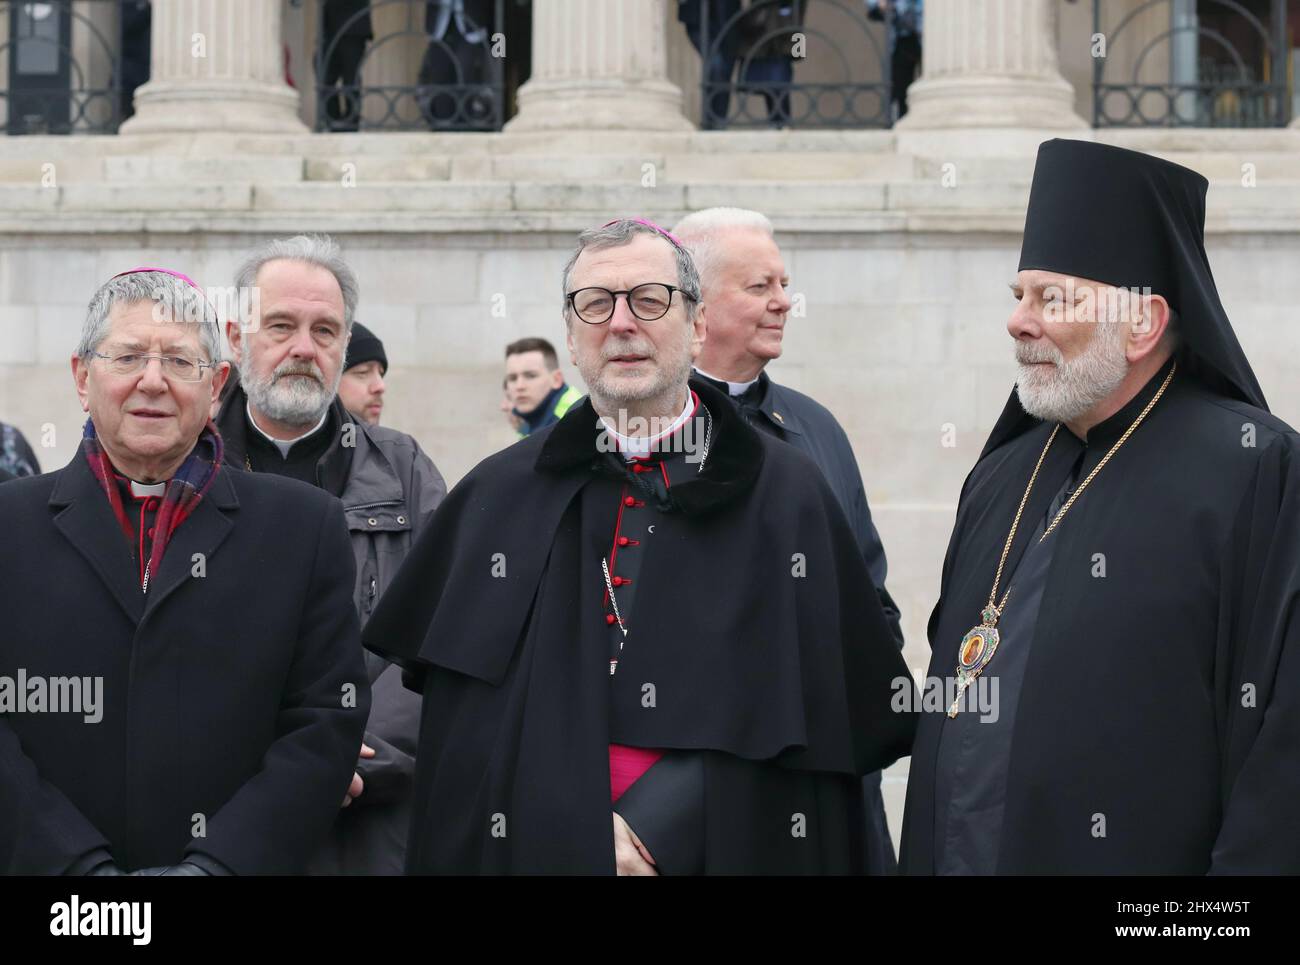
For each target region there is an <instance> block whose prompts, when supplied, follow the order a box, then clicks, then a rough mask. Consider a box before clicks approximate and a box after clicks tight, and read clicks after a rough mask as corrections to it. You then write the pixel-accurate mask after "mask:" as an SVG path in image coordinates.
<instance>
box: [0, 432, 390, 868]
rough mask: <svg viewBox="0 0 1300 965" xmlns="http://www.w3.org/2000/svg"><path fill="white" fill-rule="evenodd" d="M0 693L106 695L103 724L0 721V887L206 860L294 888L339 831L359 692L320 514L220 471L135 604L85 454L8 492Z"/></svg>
mask: <svg viewBox="0 0 1300 965" xmlns="http://www.w3.org/2000/svg"><path fill="white" fill-rule="evenodd" d="M0 521H2V522H0V525H2V526H3V529H4V532H5V539H4V540H3V541H0V588H3V589H2V591H0V592H2V593H3V597H2V600H3V602H2V603H0V609H3V611H4V612H5V614H6V621H5V628H4V632H3V635H0V676H7V677H10V678H13V677H15V676H16V675H17V674H18V673H19V671H20V670H21V671H22V672H23V673H25V675H26V676H27V677H28V678H31V677H34V676H42V677H46V678H48V677H55V676H71V675H76V676H79V677H89V678H96V677H98V678H102V681H103V689H102V701H101V706H100V707H99V709H98V712H99V714H100V715H101V719H99V720H98V721H97V722H94V723H88V722H87V721H86V719H85V715H83V714H80V713H48V712H46V713H32V712H10V713H7V714H0V872H3V873H8V874H60V873H63V872H65V871H67V870H68V869H69V868H71V867H73V866H74V865H76V864H77V863H78V861H79V859H81V858H83V857H84V856H85V855H87V854H89V853H91V852H93V851H95V850H97V849H100V848H106V849H108V850H109V851H110V852H111V855H112V857H113V859H114V860H115V861H116V862H117V863H118V864H119V865H120V866H122V867H123V868H125V869H137V868H145V867H155V866H159V865H171V864H175V863H177V862H180V861H182V860H184V859H185V858H186V856H187V855H189V854H193V853H198V854H200V855H206V856H207V857H210V858H213V859H215V860H216V861H218V862H220V863H221V864H222V865H224V866H225V867H226V868H228V869H230V870H231V871H234V872H236V873H239V874H253V873H292V872H296V871H299V870H300V869H301V867H302V865H303V864H304V862H305V861H306V859H307V856H308V855H309V854H310V853H311V851H312V849H313V848H315V847H316V846H318V845H319V844H320V842H321V841H322V840H323V839H324V837H325V834H326V832H327V831H328V829H329V826H330V823H331V822H332V821H333V820H334V817H335V815H336V814H337V813H338V809H339V803H340V801H341V800H342V799H343V796H344V792H345V790H346V789H347V786H348V782H349V781H350V779H351V776H352V770H353V767H354V765H355V763H356V758H357V752H358V749H359V748H360V744H361V735H362V731H363V729H364V727H365V723H366V714H367V712H368V710H369V706H370V691H369V686H368V684H367V678H366V671H365V665H364V662H363V659H362V652H361V647H360V641H359V634H360V631H359V627H358V621H357V615H356V610H355V608H354V607H353V605H352V582H353V578H354V577H353V567H354V564H353V561H352V552H351V550H350V548H349V546H348V533H347V527H346V525H345V524H344V521H343V510H342V508H341V506H340V504H339V502H338V500H337V499H335V498H334V497H332V496H329V495H327V494H325V493H323V492H320V491H318V490H316V489H314V488H312V487H310V486H305V485H303V484H301V483H298V482H294V481H291V480H286V479H279V478H276V477H271V476H260V475H253V474H251V473H240V472H232V471H229V470H227V469H224V468H223V469H221V470H220V471H219V472H218V474H217V476H216V478H215V479H214V481H213V483H212V486H211V488H210V489H209V490H208V492H207V494H206V495H205V496H204V498H203V500H202V501H201V502H200V503H199V506H198V508H197V509H196V510H195V512H194V514H193V515H192V516H190V517H189V518H188V519H187V520H185V522H184V523H182V524H181V526H180V527H179V528H178V529H177V530H176V532H175V533H174V534H173V536H172V538H171V541H170V542H169V544H168V546H167V549H166V553H165V555H164V556H163V560H162V564H161V566H160V567H159V571H158V573H157V574H156V575H155V576H154V578H153V580H152V581H151V583H150V585H149V592H148V594H147V595H146V594H143V593H142V592H141V588H140V579H139V571H138V567H137V563H136V561H135V559H134V556H133V554H132V550H131V547H130V545H129V544H128V542H127V540H126V538H125V537H124V535H123V533H122V531H121V529H120V528H119V526H118V523H117V521H116V520H115V519H114V517H113V513H112V510H111V509H110V507H109V503H108V499H107V498H106V496H105V495H104V492H103V490H102V489H101V488H100V486H99V484H98V483H97V481H96V480H95V478H94V476H93V475H92V474H91V471H90V468H89V466H88V464H87V463H86V460H85V458H84V456H83V455H82V454H81V453H80V452H78V453H77V455H76V456H75V457H74V458H73V460H72V462H71V463H70V464H69V465H68V466H67V467H66V468H64V469H62V470H60V471H58V472H55V473H50V474H48V475H44V476H36V477H31V478H27V479H20V480H17V481H14V482H12V483H8V484H6V485H5V486H4V487H3V488H0Z"/></svg>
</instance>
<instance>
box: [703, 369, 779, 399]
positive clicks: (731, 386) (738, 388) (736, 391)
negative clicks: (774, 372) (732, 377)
mask: <svg viewBox="0 0 1300 965" xmlns="http://www.w3.org/2000/svg"><path fill="white" fill-rule="evenodd" d="M695 371H696V372H698V373H699V374H700V375H702V376H704V377H705V378H706V379H712V380H713V381H714V382H726V383H727V393H728V394H729V395H731V396H733V397H734V396H738V395H744V394H745V390H746V389H748V388H749V387H750V386H751V385H753V384H754V383H755V382H757V381H758V380H759V379H761V378H762V377H763V373H762V372H761V371H760V372H759V373H758V375H756V376H754V377H753V378H752V379H750V380H749V381H748V382H727V380H726V379H720V378H718V377H717V376H716V375H710V374H709V373H708V372H706V371H704V369H702V368H700V367H699V366H696V368H695Z"/></svg>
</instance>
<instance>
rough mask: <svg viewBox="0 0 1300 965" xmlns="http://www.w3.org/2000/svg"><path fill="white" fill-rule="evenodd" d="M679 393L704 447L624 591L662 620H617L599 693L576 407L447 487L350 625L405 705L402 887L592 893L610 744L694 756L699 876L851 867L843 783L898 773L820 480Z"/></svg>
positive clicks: (893, 654)
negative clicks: (408, 800) (403, 679)
mask: <svg viewBox="0 0 1300 965" xmlns="http://www.w3.org/2000/svg"><path fill="white" fill-rule="evenodd" d="M691 386H692V388H694V389H695V391H696V392H697V393H698V395H699V397H700V399H701V401H702V402H703V403H704V404H705V406H707V407H708V409H709V411H710V413H711V415H712V418H713V424H714V435H713V437H712V445H711V448H710V449H709V455H708V460H707V464H706V465H705V466H704V469H703V471H702V472H701V473H700V474H699V476H698V478H693V479H690V480H688V481H684V482H681V483H679V484H676V485H674V486H673V498H674V501H675V503H676V505H677V507H678V511H677V512H673V513H669V514H666V515H665V516H664V517H663V519H662V520H661V522H660V523H658V524H656V525H657V526H658V531H657V533H658V535H656V537H655V538H656V539H657V540H660V541H661V543H660V544H659V545H660V546H661V549H660V550H658V551H656V553H655V554H654V555H651V556H648V557H647V558H646V560H645V562H644V564H643V567H642V569H641V571H640V579H641V589H640V591H639V593H640V594H644V595H645V598H646V599H651V598H655V599H660V600H663V601H665V605H663V606H649V605H646V604H641V605H639V606H638V611H637V612H638V615H637V620H638V627H637V628H636V630H635V631H634V632H635V633H637V634H638V635H639V636H638V640H640V641H642V645H640V646H637V647H629V649H628V650H627V651H625V652H624V653H623V655H622V657H621V658H620V663H619V672H618V674H617V676H615V677H611V676H610V674H609V671H608V664H609V660H608V658H609V630H608V627H607V626H606V624H605V621H604V620H603V619H599V620H598V619H584V617H586V616H591V617H595V616H598V615H599V611H600V599H601V589H600V570H599V567H598V566H596V567H594V568H592V570H591V571H590V572H588V571H587V569H586V567H585V563H586V562H590V561H589V560H587V558H586V554H585V553H584V549H583V545H582V531H583V520H582V519H581V516H582V512H581V504H582V501H581V499H579V498H578V496H579V494H580V493H581V492H582V491H583V489H584V487H585V486H586V485H587V484H588V483H589V482H590V481H591V480H592V479H593V478H595V473H594V472H593V464H594V463H595V464H598V463H599V462H600V460H601V458H602V457H600V456H599V455H598V454H597V431H596V417H595V413H594V410H593V409H592V406H591V402H590V400H585V401H584V402H582V403H581V404H579V405H577V406H575V407H574V408H573V409H572V410H570V412H569V413H568V415H566V416H565V417H564V418H563V419H561V420H560V421H559V422H558V423H556V424H555V425H554V426H550V427H548V428H546V429H544V430H542V431H541V432H539V433H537V434H535V435H532V436H529V437H528V438H527V439H524V440H522V441H520V442H518V443H516V444H515V445H513V446H510V447H509V448H507V449H505V450H503V451H502V452H500V453H497V454H496V455H494V456H491V457H489V458H488V459H486V460H484V461H483V462H482V463H480V464H479V465H478V466H477V467H476V468H475V469H474V470H473V471H472V472H471V473H470V474H469V475H468V476H466V478H465V479H464V480H463V481H462V482H461V483H460V484H459V485H458V486H456V487H455V489H453V490H452V492H451V493H450V494H449V495H448V497H447V499H446V500H445V501H444V503H443V505H442V506H441V507H439V509H438V512H437V513H436V514H435V515H434V518H433V522H432V523H431V524H430V525H429V527H428V528H427V529H426V530H425V531H424V533H423V534H422V535H421V537H420V538H419V540H417V542H416V545H415V547H414V548H413V549H412V552H411V555H410V557H409V558H408V559H407V562H406V563H405V565H404V566H403V568H402V570H401V572H399V573H398V575H397V579H396V580H395V581H394V583H393V586H392V587H391V589H390V590H389V592H388V593H387V595H386V596H385V597H384V598H383V599H382V600H381V601H380V603H379V607H378V609H377V610H376V611H375V613H374V615H373V616H372V617H371V618H370V622H369V623H368V624H367V626H366V630H365V633H364V640H365V643H366V645H367V646H368V647H370V648H372V649H378V650H381V651H382V652H383V653H384V655H385V656H388V657H390V658H392V659H394V660H397V661H398V662H400V663H403V664H404V665H405V666H407V667H408V668H409V669H410V670H411V671H412V675H413V677H412V682H413V683H414V684H415V685H417V686H419V687H420V688H421V689H422V690H423V693H424V697H425V712H424V718H423V720H422V727H421V737H420V754H419V762H418V765H417V772H416V806H415V814H416V817H415V821H414V823H413V824H412V837H411V843H410V853H409V863H408V869H409V870H411V871H415V872H461V873H464V872H486V873H502V872H508V873H529V872H548V871H549V872H576V873H613V871H614V852H613V835H612V827H611V819H610V777H609V760H608V745H609V744H610V743H611V742H613V743H618V744H624V745H629V746H636V747H649V748H678V749H683V750H691V751H698V752H700V753H701V758H702V762H703V768H704V773H703V775H702V779H703V782H704V787H705V792H704V793H705V795H706V797H705V800H706V802H707V804H706V806H705V809H704V815H703V818H702V821H703V825H702V834H703V838H704V842H705V854H706V857H705V861H704V867H703V870H704V871H706V872H714V873H729V872H731V873H736V872H739V873H745V872H777V873H799V872H803V873H820V872H827V871H838V872H852V871H860V870H862V853H863V852H862V847H861V840H860V839H861V832H862V827H863V817H862V784H861V781H860V780H859V776H860V775H861V774H864V773H866V772H868V771H871V770H874V769H877V768H879V767H882V766H884V765H886V764H888V763H890V762H892V761H893V760H895V759H897V758H898V757H899V756H900V755H902V754H905V753H907V751H908V748H909V747H910V744H911V735H912V730H913V728H914V726H915V720H914V718H913V717H912V716H911V715H910V714H908V713H896V712H895V711H894V710H893V708H892V707H891V697H892V696H893V694H894V692H895V689H896V688H897V687H900V686H901V687H903V688H910V687H911V678H910V676H909V675H908V673H907V669H906V667H905V665H904V664H903V661H902V658H901V657H900V655H899V653H898V650H897V648H896V647H895V645H894V641H893V639H892V638H891V636H890V633H889V629H888V626H887V624H886V622H885V618H884V615H883V614H882V612H881V609H880V606H879V603H878V602H877V600H876V599H875V598H874V596H873V595H871V594H863V593H862V592H861V591H860V587H862V586H863V585H864V584H865V583H866V582H867V580H868V576H867V573H866V568H865V566H864V565H863V562H862V557H861V555H860V553H859V552H858V549H857V546H856V544H855V542H854V540H853V537H852V534H851V532H850V531H849V528H848V525H847V522H846V521H845V518H844V514H843V512H842V511H841V510H840V508H839V505H838V504H837V502H836V501H835V497H834V495H833V494H832V492H831V491H830V489H829V487H828V486H827V485H826V483H825V482H824V480H823V479H822V477H821V474H820V473H818V472H817V470H816V468H815V467H814V466H813V465H812V463H811V462H809V461H808V459H807V458H806V457H805V456H804V455H802V454H801V453H799V452H797V451H796V450H794V449H793V448H791V447H790V446H787V445H784V444H782V443H780V442H777V441H775V440H773V439H771V438H769V437H767V436H765V435H763V434H761V433H758V432H755V431H754V430H753V429H752V428H751V427H750V426H748V425H747V424H745V423H744V421H742V420H741V419H740V418H739V416H738V414H737V413H736V412H735V410H734V409H733V408H732V407H731V405H730V404H729V403H728V401H727V400H726V398H725V397H724V396H723V395H721V394H720V393H719V392H717V390H715V389H714V388H712V387H711V386H709V385H707V384H705V383H704V382H702V381H692V382H691ZM629 639H631V638H630V637H629ZM647 682H652V683H653V684H654V690H655V694H656V697H655V701H654V703H653V709H652V710H647V709H645V708H646V706H647V705H646V704H645V703H643V699H644V697H645V693H646V692H645V689H644V688H645V686H646V683H647ZM792 823H793V825H794V826H793V827H792ZM800 832H802V833H800Z"/></svg>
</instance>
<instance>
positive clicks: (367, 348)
mask: <svg viewBox="0 0 1300 965" xmlns="http://www.w3.org/2000/svg"><path fill="white" fill-rule="evenodd" d="M363 362H378V363H379V369H380V371H381V372H382V373H383V374H384V375H387V374H388V356H387V355H385V354H384V343H383V342H381V341H379V337H378V336H377V335H375V333H374V332H372V331H370V329H368V328H366V327H365V326H364V325H362V324H361V323H360V322H353V323H352V338H351V340H350V341H349V342H348V355H347V358H346V359H345V360H344V362H343V371H345V372H346V371H347V370H348V369H350V368H352V366H354V365H361V364H362V363H363Z"/></svg>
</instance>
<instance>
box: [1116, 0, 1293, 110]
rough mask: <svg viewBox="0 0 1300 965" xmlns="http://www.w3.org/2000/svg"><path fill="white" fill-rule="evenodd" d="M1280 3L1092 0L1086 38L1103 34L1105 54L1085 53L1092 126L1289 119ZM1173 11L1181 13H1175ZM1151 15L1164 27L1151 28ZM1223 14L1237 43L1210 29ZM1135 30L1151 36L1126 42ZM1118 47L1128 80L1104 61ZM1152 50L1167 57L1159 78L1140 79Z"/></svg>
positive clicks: (1276, 0) (1283, 6) (1284, 28)
mask: <svg viewBox="0 0 1300 965" xmlns="http://www.w3.org/2000/svg"><path fill="white" fill-rule="evenodd" d="M1198 6H1199V8H1200V10H1199V13H1200V16H1197V12H1198V11H1197V9H1196V8H1197V7H1198ZM1286 6H1287V5H1286V0H1269V3H1268V13H1267V15H1266V16H1264V17H1261V16H1257V15H1256V14H1255V13H1254V12H1253V11H1252V10H1250V9H1249V8H1247V7H1246V6H1245V5H1244V4H1243V3H1241V2H1239V0H1200V2H1199V5H1198V4H1196V3H1192V4H1186V3H1179V0H1147V2H1145V3H1140V4H1137V5H1136V6H1134V5H1133V4H1132V3H1123V4H1117V3H1115V2H1114V0H1093V11H1092V13H1093V32H1094V36H1097V37H1101V38H1104V41H1105V43H1106V50H1107V54H1108V56H1105V57H1101V56H1095V57H1094V58H1093V85H1092V122H1093V126H1095V127H1285V126H1286V125H1287V123H1288V122H1289V121H1290V119H1291V103H1290V92H1289V90H1288V84H1287V68H1286V65H1287V58H1288V42H1287V24H1286ZM1161 8H1164V9H1165V10H1167V11H1168V19H1167V20H1165V18H1164V16H1163V13H1162V11H1161ZM1180 11H1181V12H1184V13H1186V14H1188V15H1189V16H1187V17H1185V18H1177V17H1175V14H1176V13H1179V12H1180ZM1108 15H1109V16H1108ZM1153 16H1160V17H1161V23H1162V24H1163V23H1167V24H1168V28H1167V29H1156V30H1154V31H1151V29H1150V27H1151V21H1152V17H1153ZM1139 18H1145V19H1143V20H1140V19H1139ZM1207 20H1208V21H1209V22H1208V23H1207V22H1206V21H1207ZM1224 20H1227V21H1229V22H1231V23H1232V24H1233V26H1234V27H1235V28H1236V29H1235V30H1234V31H1233V33H1234V36H1235V37H1236V39H1237V41H1238V42H1235V43H1234V40H1233V38H1231V37H1229V36H1228V35H1227V33H1225V31H1223V30H1220V29H1215V26H1214V24H1215V23H1216V21H1224ZM1219 25H1220V26H1221V25H1222V24H1221V23H1220V24H1219ZM1143 28H1146V29H1147V30H1148V32H1151V33H1152V34H1153V35H1152V36H1150V37H1149V38H1140V39H1137V42H1136V43H1134V44H1126V41H1127V40H1128V39H1129V38H1134V37H1136V33H1137V31H1138V30H1140V29H1143ZM1143 39H1145V44H1144V45H1143V46H1141V48H1140V49H1135V48H1136V47H1137V44H1141V43H1142V41H1143ZM1242 39H1245V40H1247V41H1249V45H1247V44H1244V43H1241V40H1242ZM1179 44H1185V45H1186V44H1190V45H1191V46H1184V47H1181V48H1179V47H1177V45H1179ZM1193 47H1194V51H1193ZM1247 47H1248V49H1243V48H1247ZM1120 50H1122V51H1123V57H1122V62H1123V63H1125V64H1128V63H1132V65H1133V68H1132V79H1131V80H1128V81H1125V80H1123V79H1122V78H1120V77H1119V76H1118V74H1119V70H1118V69H1112V70H1108V66H1109V64H1110V61H1112V60H1116V59H1121V58H1117V57H1115V56H1114V55H1115V54H1116V53H1117V52H1119V51H1120ZM1153 54H1156V55H1158V56H1159V55H1163V56H1165V57H1167V58H1168V60H1169V76H1168V80H1167V81H1153V80H1151V79H1150V75H1149V74H1148V79H1147V80H1141V79H1140V78H1141V77H1142V71H1143V68H1144V67H1147V66H1148V64H1149V62H1148V58H1149V57H1151V56H1152V55H1153ZM1188 75H1190V76H1188Z"/></svg>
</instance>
